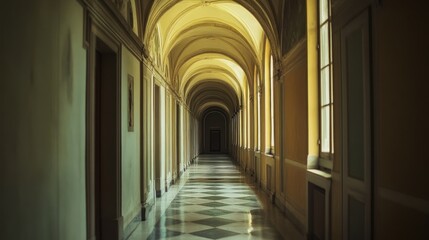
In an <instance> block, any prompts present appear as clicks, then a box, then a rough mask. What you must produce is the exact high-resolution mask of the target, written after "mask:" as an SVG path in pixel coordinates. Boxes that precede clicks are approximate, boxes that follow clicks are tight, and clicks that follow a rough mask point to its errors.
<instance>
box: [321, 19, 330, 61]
mask: <svg viewBox="0 0 429 240" xmlns="http://www.w3.org/2000/svg"><path fill="white" fill-rule="evenodd" d="M328 64H329V24H328V23H326V24H324V25H323V26H322V27H321V28H320V68H323V67H324V66H326V65H328Z"/></svg>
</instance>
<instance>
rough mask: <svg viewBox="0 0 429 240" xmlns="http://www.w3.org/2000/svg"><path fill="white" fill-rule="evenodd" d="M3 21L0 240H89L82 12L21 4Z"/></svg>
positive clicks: (48, 2)
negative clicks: (86, 203)
mask: <svg viewBox="0 0 429 240" xmlns="http://www.w3.org/2000/svg"><path fill="white" fill-rule="evenodd" d="M23 5H25V7H22V6H23ZM0 16H1V19H0V25H1V29H2V30H1V31H2V36H1V40H0V41H1V43H0V52H1V55H2V57H1V60H0V61H1V64H0V67H1V81H0V84H1V87H0V96H1V101H0V109H1V112H2V114H1V123H0V126H1V128H0V129H1V130H0V132H1V134H0V136H1V144H0V146H1V150H0V159H1V164H2V167H1V170H0V171H1V173H0V186H1V187H0V191H1V192H0V196H1V198H0V201H1V202H0V215H1V219H0V221H1V222H0V226H1V238H2V239H85V238H86V211H85V94H86V90H85V87H86V51H85V49H84V48H83V35H82V34H83V19H84V18H83V9H82V7H81V5H80V4H79V3H78V2H77V1H74V0H61V1H54V0H41V1H21V0H17V1H9V2H5V3H2V7H1V10H0ZM3 113H7V114H3Z"/></svg>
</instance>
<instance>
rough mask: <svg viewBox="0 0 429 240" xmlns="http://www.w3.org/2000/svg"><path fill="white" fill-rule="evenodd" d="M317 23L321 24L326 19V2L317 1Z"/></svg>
mask: <svg viewBox="0 0 429 240" xmlns="http://www.w3.org/2000/svg"><path fill="white" fill-rule="evenodd" d="M319 13H320V14H319V22H320V23H323V22H324V21H326V19H328V14H329V13H328V0H320V1H319Z"/></svg>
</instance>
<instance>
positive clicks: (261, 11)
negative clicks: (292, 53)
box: [144, 0, 278, 116]
mask: <svg viewBox="0 0 429 240" xmlns="http://www.w3.org/2000/svg"><path fill="white" fill-rule="evenodd" d="M251 2H253V4H251V3H249V1H247V0H246V1H244V0H242V1H238V0H237V1H232V0H181V1H180V0H158V1H155V2H154V3H153V6H152V9H151V13H150V15H149V17H148V21H147V26H146V32H145V36H144V41H145V45H147V46H148V47H149V49H156V51H158V52H157V53H152V54H151V57H152V58H158V59H156V60H155V61H154V62H156V63H159V64H162V65H164V66H165V67H164V66H163V67H162V69H168V71H169V72H168V74H167V75H168V76H170V79H169V81H170V86H173V87H174V90H175V91H177V93H178V94H179V95H180V96H181V97H182V98H183V99H184V100H185V102H186V104H187V105H188V106H189V108H190V109H191V111H193V112H194V113H195V114H197V115H199V114H200V113H202V112H204V110H205V109H207V108H210V107H214V106H216V107H219V108H222V109H224V110H227V111H228V114H229V115H230V116H232V115H233V113H234V111H236V110H237V109H238V108H239V107H240V105H241V101H242V99H245V97H246V94H248V93H249V92H250V91H249V89H252V88H253V81H252V79H254V77H255V76H254V74H255V71H254V69H255V68H256V69H258V70H259V71H258V72H260V69H261V68H262V66H263V58H264V52H263V51H264V49H265V47H264V46H265V43H266V41H269V42H270V45H271V46H277V43H278V38H277V34H276V31H275V30H274V29H276V28H275V23H274V22H273V19H271V18H270V16H273V14H272V12H270V9H269V8H267V7H266V6H265V5H261V4H258V2H259V1H251ZM154 39H155V40H156V41H157V43H156V46H154V47H152V48H151V46H150V44H154ZM274 49H277V48H274ZM273 54H276V53H273Z"/></svg>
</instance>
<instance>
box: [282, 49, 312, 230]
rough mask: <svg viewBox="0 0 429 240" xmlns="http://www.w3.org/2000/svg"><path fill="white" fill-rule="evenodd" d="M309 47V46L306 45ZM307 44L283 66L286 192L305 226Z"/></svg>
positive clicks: (288, 203)
mask: <svg viewBox="0 0 429 240" xmlns="http://www.w3.org/2000/svg"><path fill="white" fill-rule="evenodd" d="M304 43H305V42H304ZM305 48H306V44H303V43H301V44H298V45H297V47H296V48H295V49H294V50H293V51H294V52H292V53H291V54H290V55H289V56H287V57H286V58H285V61H284V62H283V69H282V71H283V75H282V81H283V94H284V95H283V99H284V100H283V107H284V109H283V111H284V122H283V124H284V129H283V130H284V132H283V134H284V142H283V150H284V159H283V161H284V163H285V164H284V169H283V171H284V172H283V174H284V186H285V187H284V189H285V192H284V194H285V198H286V203H287V205H291V207H292V208H293V209H291V211H293V212H295V214H297V216H295V217H296V218H297V219H298V220H299V221H300V222H301V224H302V225H305V215H306V213H307V206H306V199H307V193H306V186H307V180H306V171H307V154H308V147H307V146H308V145H307V144H308V122H307V121H308V120H307V62H306V55H305V54H306V51H305Z"/></svg>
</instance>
